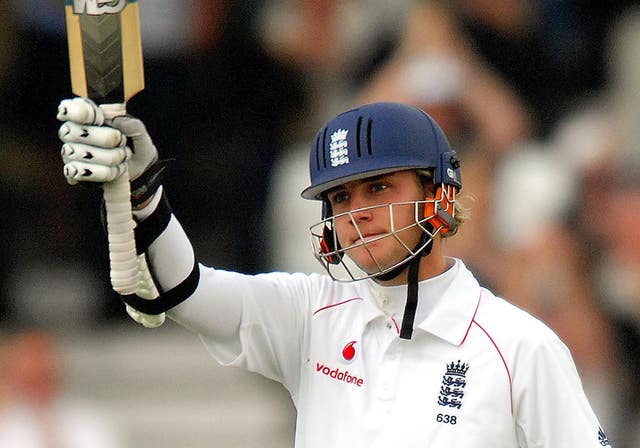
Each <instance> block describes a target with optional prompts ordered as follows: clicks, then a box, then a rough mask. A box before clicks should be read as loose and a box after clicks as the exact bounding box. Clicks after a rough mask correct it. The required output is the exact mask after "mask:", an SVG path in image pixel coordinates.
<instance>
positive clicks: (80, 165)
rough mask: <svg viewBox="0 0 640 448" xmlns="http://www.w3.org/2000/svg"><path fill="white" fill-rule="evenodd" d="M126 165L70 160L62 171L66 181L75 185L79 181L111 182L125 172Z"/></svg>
mask: <svg viewBox="0 0 640 448" xmlns="http://www.w3.org/2000/svg"><path fill="white" fill-rule="evenodd" d="M125 169H126V165H125V164H124V163H121V164H120V165H117V166H105V165H96V164H94V163H87V162H80V161H71V162H69V163H67V164H65V165H64V167H63V173H64V177H66V178H67V182H68V183H69V184H71V185H75V184H76V183H78V182H79V181H81V182H111V181H112V180H114V179H117V178H118V177H119V176H120V175H121V174H122V173H124V172H125Z"/></svg>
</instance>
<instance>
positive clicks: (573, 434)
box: [513, 331, 610, 448]
mask: <svg viewBox="0 0 640 448" xmlns="http://www.w3.org/2000/svg"><path fill="white" fill-rule="evenodd" d="M541 339H542V340H539V341H536V342H535V343H534V344H533V345H534V346H533V347H531V348H528V349H524V348H523V349H522V350H521V352H522V353H521V357H520V362H519V365H518V366H517V367H516V370H515V372H514V378H513V388H514V390H513V397H514V415H515V418H516V431H517V435H518V441H519V444H520V446H521V447H523V448H557V447H578V446H579V447H593V448H602V447H603V446H605V447H606V446H610V444H609V442H608V440H607V438H606V435H605V433H604V431H603V429H602V428H601V426H600V423H599V422H598V418H597V417H596V415H595V414H594V412H593V410H592V408H591V405H590V404H589V401H588V399H587V397H586V395H585V393H584V390H583V387H582V382H581V380H580V377H579V375H578V372H577V369H576V366H575V364H574V362H573V359H572V357H571V354H570V352H569V349H568V348H567V347H566V346H565V345H564V343H562V342H561V341H560V339H559V338H558V337H557V336H556V335H555V334H553V333H552V332H551V331H549V332H548V334H546V335H544V336H543V337H542V338H541Z"/></svg>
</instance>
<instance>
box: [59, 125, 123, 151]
mask: <svg viewBox="0 0 640 448" xmlns="http://www.w3.org/2000/svg"><path fill="white" fill-rule="evenodd" d="M58 136H59V137H60V140H62V141H63V142H64V143H83V144H85V145H90V146H97V147H99V148H121V147H124V146H125V144H126V143H127V138H126V136H125V135H124V134H123V133H122V132H120V131H119V130H118V129H114V128H111V127H108V126H90V125H81V124H78V123H74V122H72V121H67V122H65V123H63V124H62V126H60V129H59V130H58Z"/></svg>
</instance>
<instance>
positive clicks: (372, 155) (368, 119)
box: [302, 103, 462, 199]
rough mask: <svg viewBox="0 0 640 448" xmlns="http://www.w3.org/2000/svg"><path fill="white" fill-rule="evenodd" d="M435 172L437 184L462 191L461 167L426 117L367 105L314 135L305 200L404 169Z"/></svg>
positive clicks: (404, 108)
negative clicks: (372, 177)
mask: <svg viewBox="0 0 640 448" xmlns="http://www.w3.org/2000/svg"><path fill="white" fill-rule="evenodd" d="M421 168H431V169H433V170H434V183H435V184H436V185H439V184H440V183H444V184H447V185H453V186H455V187H456V188H457V189H458V190H459V189H460V188H462V183H461V178H460V162H459V160H458V158H457V156H456V153H455V151H453V150H452V149H451V147H450V146H449V142H448V141H447V138H446V136H445V134H444V132H443V131H442V129H440V126H438V124H437V123H436V122H435V120H434V119H433V118H431V117H430V116H429V115H428V114H427V113H426V112H424V111H422V110H421V109H418V108H417V107H413V106H408V105H405V104H399V103H373V104H367V105H364V106H361V107H358V108H355V109H352V110H349V111H347V112H344V113H342V114H340V115H337V116H336V117H334V118H333V119H331V120H330V121H329V122H328V123H327V124H326V125H325V126H323V127H322V128H321V129H320V130H319V131H318V133H317V134H316V137H315V140H314V142H313V147H312V149H311V155H310V158H309V171H310V177H311V185H310V186H309V187H307V188H306V189H305V190H304V191H303V192H302V197H303V198H306V199H322V193H324V192H326V191H327V190H330V189H331V188H334V187H336V186H338V185H342V184H344V183H347V182H351V181H354V180H359V179H363V178H366V177H371V176H376V175H379V174H384V173H389V172H392V171H399V170H404V169H421Z"/></svg>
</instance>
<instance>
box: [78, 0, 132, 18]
mask: <svg viewBox="0 0 640 448" xmlns="http://www.w3.org/2000/svg"><path fill="white" fill-rule="evenodd" d="M69 3H71V4H73V12H74V13H75V14H89V15H92V16H101V15H103V14H118V13H119V12H122V10H123V9H124V8H125V6H127V0H67V4H69Z"/></svg>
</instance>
